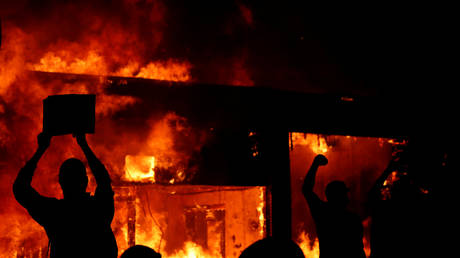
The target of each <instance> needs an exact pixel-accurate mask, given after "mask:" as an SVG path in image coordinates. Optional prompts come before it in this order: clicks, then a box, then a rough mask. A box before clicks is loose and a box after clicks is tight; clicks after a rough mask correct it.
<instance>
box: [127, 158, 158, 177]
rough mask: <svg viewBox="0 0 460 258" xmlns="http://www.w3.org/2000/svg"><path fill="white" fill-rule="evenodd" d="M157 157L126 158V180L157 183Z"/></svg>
mask: <svg viewBox="0 0 460 258" xmlns="http://www.w3.org/2000/svg"><path fill="white" fill-rule="evenodd" d="M154 168H155V157H153V156H131V155H126V157H125V179H126V180H128V181H140V182H152V183H154V182H155V171H154Z"/></svg>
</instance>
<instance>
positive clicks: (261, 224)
mask: <svg viewBox="0 0 460 258" xmlns="http://www.w3.org/2000/svg"><path fill="white" fill-rule="evenodd" d="M259 191H260V194H259V205H258V206H257V212H258V213H259V227H260V230H259V234H260V236H261V237H264V236H265V212H264V211H265V190H264V189H263V188H260V190H259Z"/></svg>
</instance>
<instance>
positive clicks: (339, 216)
mask: <svg viewBox="0 0 460 258" xmlns="http://www.w3.org/2000/svg"><path fill="white" fill-rule="evenodd" d="M327 163H328V160H327V158H326V157H324V156H323V155H318V156H316V157H315V159H314V161H313V164H312V165H311V167H310V169H309V170H308V172H307V175H306V176H305V180H304V184H303V188H302V191H303V194H304V196H305V199H306V200H307V202H308V206H309V207H310V212H311V215H312V217H313V220H314V221H315V224H316V233H317V235H318V241H319V254H320V257H321V258H329V257H334V258H337V257H348V258H354V257H357V258H358V257H359V258H364V257H366V255H365V254H364V250H363V226H362V224H361V220H360V218H359V217H358V216H357V215H356V214H353V213H351V212H349V211H348V210H347V209H346V206H347V204H348V202H349V199H348V189H347V187H346V185H345V183H344V182H342V181H332V182H330V183H329V184H328V185H327V186H326V198H327V202H324V201H322V200H320V199H319V197H318V196H317V195H316V194H315V193H314V192H313V187H314V185H315V178H316V172H317V171H318V168H319V166H325V165H327Z"/></svg>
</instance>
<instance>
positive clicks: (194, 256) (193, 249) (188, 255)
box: [162, 241, 222, 258]
mask: <svg viewBox="0 0 460 258" xmlns="http://www.w3.org/2000/svg"><path fill="white" fill-rule="evenodd" d="M162 257H163V255H162ZM164 257H166V258H199V257H201V258H208V257H209V258H211V257H212V258H214V257H216V258H219V257H222V255H221V254H220V253H219V252H217V251H214V252H213V251H206V250H204V249H203V248H202V247H201V246H199V245H197V244H196V243H194V242H191V241H187V242H185V244H184V248H183V249H182V250H180V251H178V252H176V253H174V254H172V255H165V256H164Z"/></svg>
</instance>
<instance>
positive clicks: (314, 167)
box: [302, 154, 328, 201]
mask: <svg viewBox="0 0 460 258" xmlns="http://www.w3.org/2000/svg"><path fill="white" fill-rule="evenodd" d="M327 162H328V160H327V158H326V157H325V156H323V155H321V154H320V155H317V156H316V157H315V159H314V160H313V163H312V164H311V166H310V169H309V170H308V172H307V175H305V179H304V181H303V186H302V193H303V195H304V196H305V198H306V199H307V201H308V199H309V198H308V197H309V196H311V195H312V194H314V192H313V188H314V186H315V180H316V172H318V168H319V167H320V166H325V165H327Z"/></svg>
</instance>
